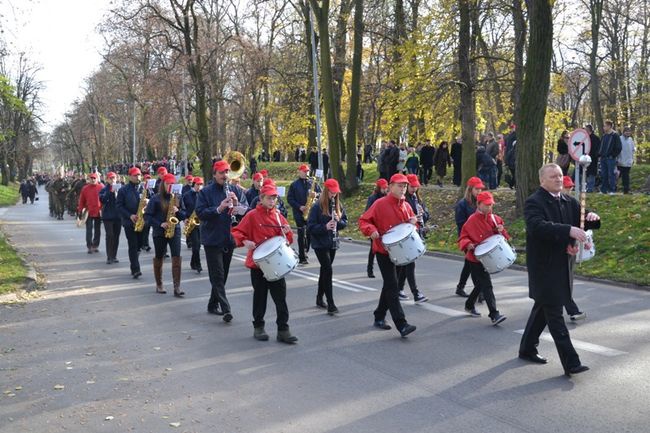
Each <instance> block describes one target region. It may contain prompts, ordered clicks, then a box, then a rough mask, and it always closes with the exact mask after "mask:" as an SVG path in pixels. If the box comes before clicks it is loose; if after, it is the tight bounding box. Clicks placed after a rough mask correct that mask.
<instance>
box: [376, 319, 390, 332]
mask: <svg viewBox="0 0 650 433" xmlns="http://www.w3.org/2000/svg"><path fill="white" fill-rule="evenodd" d="M372 326H374V327H375V328H379V329H383V330H389V329H392V327H391V326H390V325H389V324H388V323H386V322H385V321H384V320H375V323H373V325H372Z"/></svg>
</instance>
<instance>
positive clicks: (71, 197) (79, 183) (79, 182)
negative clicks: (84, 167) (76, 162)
mask: <svg viewBox="0 0 650 433" xmlns="http://www.w3.org/2000/svg"><path fill="white" fill-rule="evenodd" d="M84 186H86V179H85V178H84V176H83V174H80V175H78V176H77V178H76V179H74V180H73V181H72V184H71V186H70V192H69V193H68V196H67V197H66V208H67V209H68V214H69V215H71V216H75V215H77V203H79V196H80V195H81V190H82V189H83V187H84Z"/></svg>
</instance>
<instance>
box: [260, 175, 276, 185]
mask: <svg viewBox="0 0 650 433" xmlns="http://www.w3.org/2000/svg"><path fill="white" fill-rule="evenodd" d="M267 185H273V186H275V181H274V180H273V179H271V178H270V177H267V178H266V179H264V182H262V186H267Z"/></svg>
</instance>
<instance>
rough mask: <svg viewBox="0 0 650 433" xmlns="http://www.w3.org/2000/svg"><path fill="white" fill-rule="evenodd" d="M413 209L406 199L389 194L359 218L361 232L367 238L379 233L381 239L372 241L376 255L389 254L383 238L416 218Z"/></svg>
mask: <svg viewBox="0 0 650 433" xmlns="http://www.w3.org/2000/svg"><path fill="white" fill-rule="evenodd" d="M414 216H415V214H414V213H413V209H411V206H410V205H409V204H408V203H407V202H406V201H405V200H404V199H397V198H395V196H393V195H392V194H390V193H389V194H388V195H387V196H385V197H382V198H380V199H378V200H376V201H375V202H374V203H373V204H372V206H370V208H369V209H368V210H367V211H365V212H364V213H363V215H361V216H360V217H359V230H361V233H363V234H364V235H365V236H370V235H371V234H373V232H379V235H380V237H379V238H377V239H375V240H374V241H372V250H373V251H374V252H375V253H381V254H388V252H387V251H386V248H384V244H383V243H382V242H381V236H383V235H384V233H386V232H387V231H388V230H390V229H391V228H393V227H395V226H396V225H398V224H401V223H404V222H407V221H408V220H409V219H410V218H411V217H414Z"/></svg>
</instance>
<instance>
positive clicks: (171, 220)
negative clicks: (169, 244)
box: [165, 194, 178, 239]
mask: <svg viewBox="0 0 650 433" xmlns="http://www.w3.org/2000/svg"><path fill="white" fill-rule="evenodd" d="M177 206H178V198H177V197H176V194H172V198H171V199H170V200H169V206H168V208H167V228H166V229H165V237H166V238H167V239H171V238H173V237H174V234H175V233H176V226H177V225H178V218H176V216H175V214H176V212H174V207H177Z"/></svg>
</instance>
